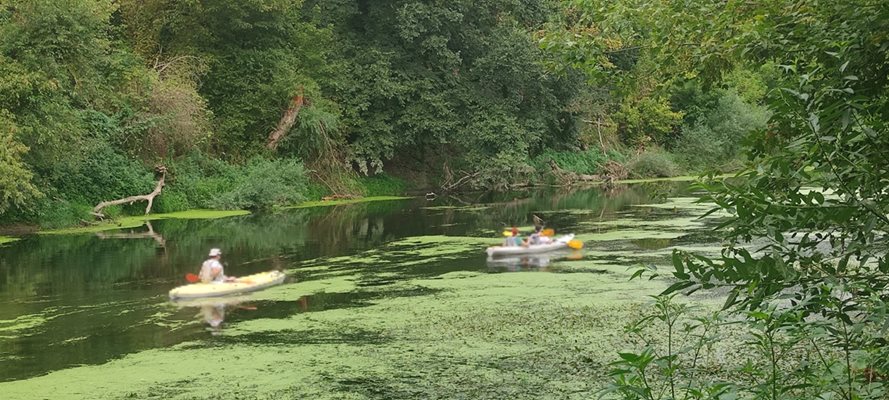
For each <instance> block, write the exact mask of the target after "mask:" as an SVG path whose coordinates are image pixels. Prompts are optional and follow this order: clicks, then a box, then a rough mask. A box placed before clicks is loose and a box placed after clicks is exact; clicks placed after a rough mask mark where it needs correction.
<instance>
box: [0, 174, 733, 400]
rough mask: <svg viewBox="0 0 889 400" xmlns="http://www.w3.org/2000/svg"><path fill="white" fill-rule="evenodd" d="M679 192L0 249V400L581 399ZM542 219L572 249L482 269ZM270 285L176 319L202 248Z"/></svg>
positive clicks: (693, 207)
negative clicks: (274, 275)
mask: <svg viewBox="0 0 889 400" xmlns="http://www.w3.org/2000/svg"><path fill="white" fill-rule="evenodd" d="M694 200H695V194H694V193H693V191H692V190H691V189H690V188H689V184H688V183H684V182H658V183H649V184H636V185H629V186H621V187H618V188H616V189H613V190H610V191H605V190H603V189H599V188H591V189H584V190H575V191H565V190H555V189H553V190H546V191H533V192H515V193H497V194H492V193H485V194H476V195H463V196H460V197H445V198H438V199H435V200H431V201H430V200H426V199H422V198H418V199H409V200H398V201H381V202H369V203H360V204H352V205H344V206H335V207H315V208H307V209H295V210H287V211H281V212H278V213H274V214H269V215H247V216H237V217H229V218H220V219H213V220H160V221H154V222H152V223H151V224H150V225H146V226H143V227H139V228H133V229H125V230H117V231H107V232H100V233H89V234H77V235H33V236H29V237H25V238H23V239H22V240H19V241H16V242H12V243H7V244H4V245H0V393H4V396H3V398H4V399H6V398H10V397H6V396H12V397H11V398H15V399H18V398H22V399H27V398H35V399H36V398H54V399H55V398H220V397H221V398H306V397H310V398H455V397H465V398H507V397H509V398H540V397H557V398H587V397H589V396H590V395H591V394H592V393H593V392H594V391H595V390H597V389H598V388H599V387H600V386H601V385H600V384H601V380H602V379H605V378H604V369H605V365H606V364H607V362H609V361H610V360H611V359H612V358H613V356H614V355H615V353H614V352H615V350H616V349H617V346H620V345H621V343H622V334H621V327H622V325H623V324H625V323H627V322H629V320H630V319H631V318H632V317H633V316H635V315H638V312H639V308H640V307H644V303H645V302H646V301H647V297H646V296H647V295H650V294H655V293H657V292H658V291H659V290H661V289H662V288H663V287H664V286H665V284H666V282H667V281H665V280H660V279H659V280H655V281H651V282H649V281H640V280H634V281H628V278H629V276H630V274H631V273H632V270H631V269H630V268H633V267H634V266H639V265H642V264H649V265H657V266H659V267H661V268H669V267H668V266H669V256H670V252H671V250H672V249H673V248H676V247H681V248H687V249H693V250H699V251H704V252H708V251H709V252H712V251H715V250H716V249H717V248H718V243H714V239H713V235H712V232H710V231H709V227H710V226H711V225H712V222H710V221H707V220H698V219H697V216H699V215H701V214H702V213H703V211H704V210H706V209H707V208H708V206H707V205H701V204H695V203H694ZM532 214H536V215H538V216H540V217H541V218H543V219H544V220H545V221H546V223H547V226H548V227H552V228H554V229H556V231H557V232H560V233H565V232H573V233H576V234H578V237H579V239H581V240H583V241H584V242H585V244H586V246H585V248H584V249H583V250H581V251H563V252H558V253H555V254H552V255H547V256H535V257H517V258H512V259H506V260H488V259H487V257H486V255H485V253H484V249H485V247H486V246H488V245H491V244H495V243H498V242H499V241H500V240H501V239H502V236H501V231H502V230H503V228H504V227H507V226H512V225H518V226H521V227H525V228H524V229H525V230H528V229H529V228H527V227H528V226H530V224H531V215H532ZM213 247H217V248H220V249H222V251H223V259H222V261H223V263H224V264H225V266H226V273H227V274H230V275H246V274H250V273H254V272H259V271H266V270H271V269H277V270H281V271H284V272H285V273H286V274H287V276H288V278H287V280H286V281H285V283H284V284H283V285H280V286H277V287H274V288H271V289H268V290H265V291H262V292H257V293H254V294H251V295H247V296H239V297H234V298H228V299H225V300H217V301H212V302H199V301H198V302H191V303H184V304H182V303H172V302H170V301H169V300H168V296H167V292H168V291H169V290H170V289H171V288H173V287H175V286H177V285H180V284H184V283H185V282H184V276H185V274H187V273H189V272H197V269H198V268H199V265H200V263H201V262H202V261H203V260H204V259H205V258H206V257H205V256H206V253H207V251H208V250H209V249H210V248H213Z"/></svg>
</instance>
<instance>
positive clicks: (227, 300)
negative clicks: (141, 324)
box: [170, 296, 251, 308]
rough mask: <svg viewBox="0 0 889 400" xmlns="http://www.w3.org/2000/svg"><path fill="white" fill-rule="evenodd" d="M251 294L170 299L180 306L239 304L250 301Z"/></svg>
mask: <svg viewBox="0 0 889 400" xmlns="http://www.w3.org/2000/svg"><path fill="white" fill-rule="evenodd" d="M250 300H251V298H250V296H226V297H195V298H182V297H180V298H175V299H171V300H170V301H171V302H172V303H173V304H175V305H177V306H179V307H180V308H184V307H204V306H214V307H215V306H218V305H223V306H226V307H228V306H237V305H238V304H241V303H244V302H246V301H250Z"/></svg>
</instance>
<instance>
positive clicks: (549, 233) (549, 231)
mask: <svg viewBox="0 0 889 400" xmlns="http://www.w3.org/2000/svg"><path fill="white" fill-rule="evenodd" d="M540 234H541V235H543V236H553V235H555V234H556V231H555V230H553V229H550V228H546V229H544V230H542V231H540Z"/></svg>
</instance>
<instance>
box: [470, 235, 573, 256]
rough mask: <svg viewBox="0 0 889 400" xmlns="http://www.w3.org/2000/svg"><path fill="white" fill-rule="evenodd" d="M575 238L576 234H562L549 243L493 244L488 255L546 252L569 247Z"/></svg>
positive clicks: (488, 250)
mask: <svg viewBox="0 0 889 400" xmlns="http://www.w3.org/2000/svg"><path fill="white" fill-rule="evenodd" d="M572 239H574V234H573V233H572V234H570V235H565V236H561V237H559V238H558V239H556V240H555V241H553V242H552V243H549V244H535V245H530V246H527V247H526V246H492V247H488V249H487V250H486V251H487V253H488V257H503V256H513V255H519V254H534V253H545V252H547V251H553V250H559V249H567V248H568V242H570V241H571V240H572Z"/></svg>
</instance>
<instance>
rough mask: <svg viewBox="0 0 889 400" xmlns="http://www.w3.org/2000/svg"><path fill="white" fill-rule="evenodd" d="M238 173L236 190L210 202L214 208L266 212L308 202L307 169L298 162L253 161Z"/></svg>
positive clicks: (257, 159)
mask: <svg viewBox="0 0 889 400" xmlns="http://www.w3.org/2000/svg"><path fill="white" fill-rule="evenodd" d="M237 172H238V174H237V178H236V179H235V181H234V185H233V187H232V188H231V189H230V190H228V191H225V192H223V193H220V194H219V195H218V196H216V197H215V198H213V199H212V200H211V201H210V203H211V204H212V205H213V206H214V208H222V209H248V210H259V211H266V210H270V209H271V208H272V207H274V206H276V205H286V204H294V203H297V202H300V201H303V200H305V196H304V195H303V193H305V191H306V184H307V183H308V179H307V178H306V170H305V168H304V167H303V164H302V163H301V162H299V161H297V160H295V159H278V160H269V159H265V158H254V159H252V160H250V162H249V163H247V165H245V166H243V167H239V168H237Z"/></svg>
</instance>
